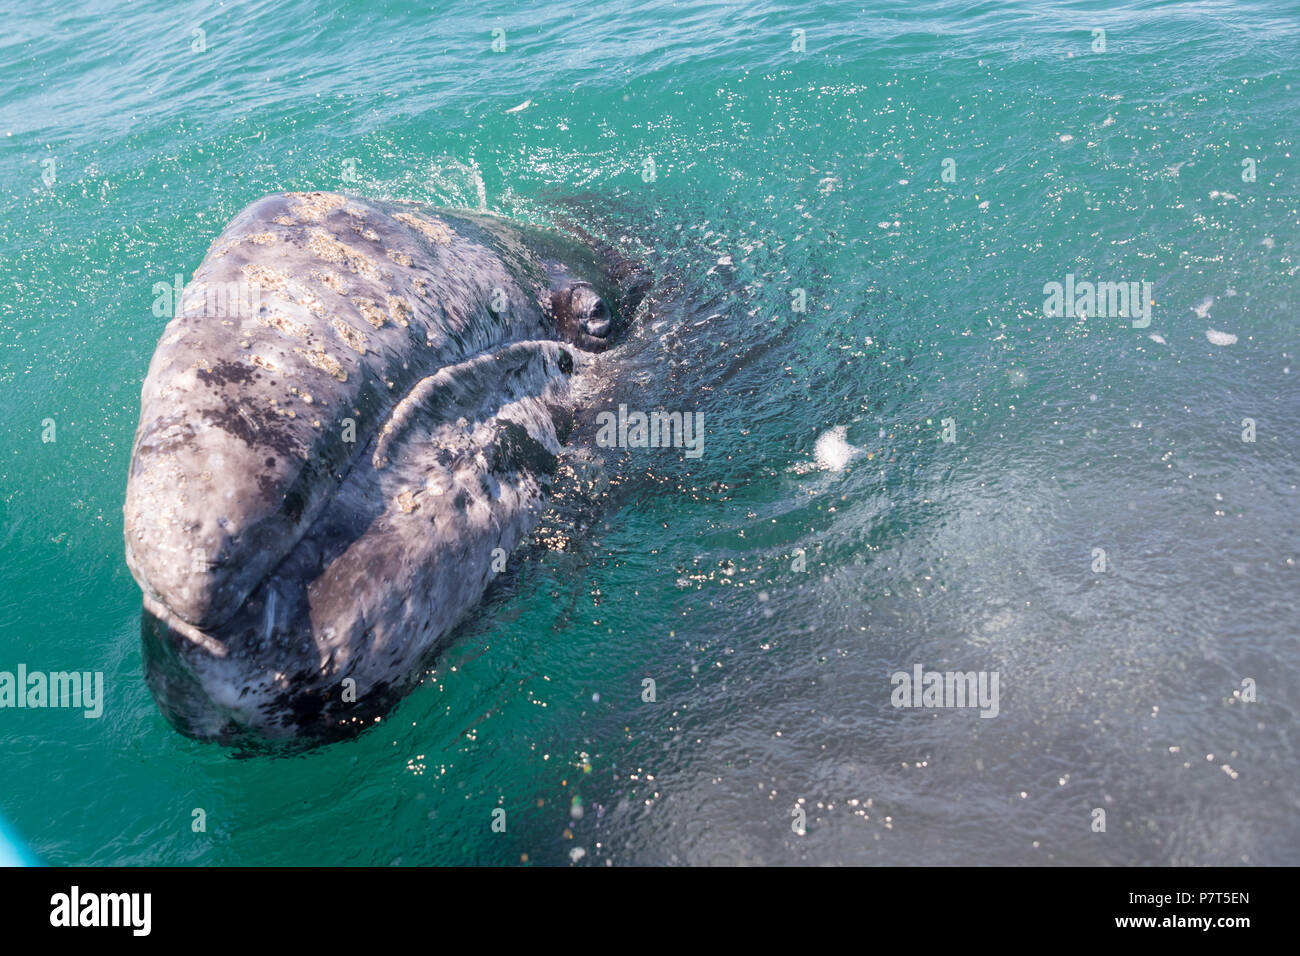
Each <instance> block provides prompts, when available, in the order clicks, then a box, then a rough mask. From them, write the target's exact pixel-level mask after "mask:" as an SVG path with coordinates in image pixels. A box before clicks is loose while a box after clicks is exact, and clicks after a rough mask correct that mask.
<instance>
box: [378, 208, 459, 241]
mask: <svg viewBox="0 0 1300 956" xmlns="http://www.w3.org/2000/svg"><path fill="white" fill-rule="evenodd" d="M393 218H394V219H396V220H397V221H398V222H400V223H403V224H404V225H407V226H410V227H411V228H412V229H414V230H415V231H416V232H418V233H419V234H420V235H422V236H424V238H426V239H428V240H429V241H430V242H434V243H437V244H438V245H442V246H445V245H447V244H448V243H449V242H451V237H452V236H453V235H455V233H453V232H452V231H451V229H450V228H449V227H448V226H447V224H446V223H445V222H443V221H442V220H441V219H425V218H424V217H423V216H416V215H412V214H411V213H409V212H399V213H394V214H393Z"/></svg>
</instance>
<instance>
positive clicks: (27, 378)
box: [0, 2, 1300, 865]
mask: <svg viewBox="0 0 1300 956" xmlns="http://www.w3.org/2000/svg"><path fill="white" fill-rule="evenodd" d="M0 22H3V23H4V27H3V33H0V89H3V90H4V91H5V93H4V95H3V98H0V286H2V287H3V288H4V290H5V294H4V295H3V296H0V340H2V341H3V345H2V346H0V348H3V362H0V407H3V409H4V411H5V414H4V415H3V416H0V436H2V437H0V601H2V602H3V608H2V612H0V670H8V671H13V670H14V669H15V668H16V667H17V665H18V664H19V663H23V664H25V665H26V666H27V667H28V668H29V669H32V670H44V671H56V670H65V669H69V670H70V669H76V670H83V671H102V672H103V674H104V680H105V688H106V701H105V704H104V713H103V716H102V717H100V718H99V719H86V718H84V717H83V716H82V715H81V713H80V712H78V711H70V710H59V709H44V710H30V709H24V710H17V709H0V762H2V764H3V767H4V770H5V772H4V783H3V788H2V789H0V811H2V812H3V815H5V816H7V817H8V818H9V820H10V822H11V823H12V825H13V827H14V829H15V830H16V831H17V832H19V833H21V834H22V835H23V836H24V837H25V838H26V840H27V841H28V842H29V843H30V844H31V847H32V849H33V851H34V852H35V853H36V854H37V855H38V856H39V857H40V858H41V859H43V860H45V861H47V862H50V863H56V864H71V863H89V864H110V863H123V864H157V863H171V864H235V863H252V864H335V863H338V864H381V865H386V864H408V865H409V864H425V863H499V864H517V863H520V862H524V861H526V862H528V863H532V864H569V863H571V862H577V863H578V864H579V865H604V864H606V863H613V864H629V863H664V862H672V863H795V862H802V863H827V862H845V863H872V864H914V863H922V864H925V863H930V864H933V863H992V864H1004V863H1083V864H1099V863H1105V864H1120V863H1175V864H1202V863H1226V864H1234V863H1251V864H1276V863H1289V864H1295V863H1300V806H1298V803H1297V796H1296V793H1295V787H1294V784H1295V781H1296V779H1297V777H1298V776H1300V744H1298V743H1297V735H1296V729H1297V711H1298V709H1300V693H1298V692H1297V687H1300V650H1298V649H1297V644H1296V620H1297V618H1296V612H1295V607H1296V604H1297V598H1298V597H1300V583H1298V582H1297V568H1296V560H1297V542H1300V534H1298V532H1300V518H1298V517H1297V515H1298V514H1300V509H1298V508H1297V484H1298V483H1300V463H1298V461H1297V452H1296V449H1297V444H1298V441H1300V423H1298V422H1297V412H1298V411H1300V385H1298V381H1300V373H1298V372H1297V369H1296V366H1295V361H1296V360H1295V349H1296V343H1297V334H1296V333H1297V324H1298V323H1297V305H1298V303H1297V298H1298V296H1297V281H1296V273H1297V268H1300V267H1298V266H1297V256H1298V255H1300V219H1298V217H1300V190H1298V189H1297V174H1298V172H1300V170H1298V169H1297V159H1296V151H1297V142H1296V132H1297V130H1296V117H1297V116H1298V115H1300V71H1298V70H1297V62H1300V17H1298V16H1297V9H1296V7H1295V6H1294V5H1283V4H1275V3H1151V4H1123V5H1120V6H1118V7H1117V6H1116V5H1114V4H1109V3H1091V2H1090V3H1071V4H1048V3H1024V2H1022V3H1016V2H1008V3H999V2H983V3H966V2H960V3H959V2H944V3H938V4H932V5H920V4H912V3H866V4H850V3H830V4H823V5H819V6H818V7H817V8H816V9H815V10H814V9H811V8H806V7H804V6H803V5H799V4H794V3H785V4H774V3H758V4H751V3H737V4H726V3H704V2H699V3H694V2H687V3H679V4H669V3H653V2H652V3H640V4H596V3H587V4H581V3H574V2H569V3H549V4H545V5H539V6H536V7H528V8H526V9H518V8H517V7H516V5H514V4H506V3H435V4H418V5H417V4H388V5H383V8H382V10H381V9H380V5H377V4H367V3H358V2H353V3H342V2H336V3H318V4H305V3H269V2H266V3H247V4H241V3H227V4H225V5H212V4H205V3H179V4H161V3H156V4H136V5H132V6H130V7H124V6H122V5H120V4H116V3H92V4H82V5H62V4H48V3H40V4H16V3H8V4H5V9H4V14H3V19H2V20H0ZM498 28H499V29H502V30H504V31H505V49H504V50H503V51H501V52H494V51H493V50H492V42H493V30H494V29H498ZM195 29H202V30H203V31H204V33H203V35H202V39H203V45H204V46H205V49H204V50H203V51H202V52H197V51H195V50H194V49H193V46H194V45H196V43H197V40H196V37H195V35H194V33H193V31H194V30H195ZM1094 29H1103V30H1105V31H1106V33H1105V44H1106V49H1105V51H1104V52H1095V51H1094V50H1093V49H1092V45H1093V43H1094V33H1093V31H1094ZM794 30H803V31H805V33H804V35H803V36H804V43H805V46H806V49H805V50H803V51H796V50H794V49H792V45H794V44H795V43H796V40H797V36H795V35H793V34H792V31H794ZM520 107H522V108H520ZM946 159H952V160H953V163H952V164H948V165H945V162H944V161H945V160H946ZM1245 159H1253V160H1255V172H1256V176H1255V179H1254V181H1253V182H1247V181H1245V180H1243V171H1244V167H1243V162H1242V161H1243V160H1245ZM648 160H650V161H652V162H653V170H654V174H653V176H652V177H651V176H650V175H649V172H648V171H649V169H650V168H651V167H650V166H649V165H648V163H647V161H648ZM945 169H951V170H952V171H953V173H954V174H955V179H952V181H948V180H947V179H945V178H944V175H943V174H944V171H945ZM950 178H951V177H950ZM313 188H320V189H338V190H344V191H350V192H355V193H360V194H364V195H368V196H374V197H380V198H410V199H417V200H422V201H426V202H431V203H435V204H438V205H449V206H460V207H469V208H484V209H487V210H490V211H493V212H497V213H500V214H503V215H507V216H511V217H515V218H518V219H521V220H527V221H535V222H549V221H553V220H555V219H556V218H560V217H569V218H574V219H579V220H581V221H583V222H584V223H586V224H587V225H588V227H589V228H590V229H591V230H592V231H593V232H596V233H598V234H600V235H603V236H605V237H606V238H608V239H610V240H613V241H617V242H619V244H620V245H621V246H622V247H623V248H625V249H628V250H632V251H635V252H636V253H637V254H639V255H640V256H641V257H642V258H643V259H644V260H645V261H646V262H647V263H649V264H650V265H651V267H652V268H653V270H654V272H655V276H656V287H655V291H654V294H653V296H652V300H651V308H650V310H649V314H648V315H647V317H646V319H645V321H644V322H643V323H642V325H641V326H640V327H639V328H638V329H637V330H636V331H635V332H634V334H633V335H632V336H631V337H630V338H629V340H628V341H627V342H625V343H624V344H623V345H622V346H621V348H620V354H619V356H618V362H619V367H620V368H621V370H622V371H621V373H620V375H619V376H618V378H617V379H616V380H615V382H614V383H613V386H612V391H611V393H610V395H609V399H610V404H611V406H612V405H616V404H618V403H619V402H623V403H626V404H627V405H628V406H629V407H631V408H640V409H654V408H665V409H670V410H691V411H700V412H702V413H703V415H704V418H705V422H706V426H707V440H706V444H705V453H704V455H703V457H701V458H700V459H698V460H688V459H686V458H684V457H683V456H682V455H681V454H680V453H676V454H672V453H669V452H667V451H664V452H654V453H651V452H649V451H639V450H631V449H629V450H626V451H621V452H619V451H609V450H602V451H601V456H602V458H603V459H604V467H605V470H606V472H607V474H608V476H609V478H610V480H611V487H610V490H609V492H608V495H607V499H606V501H605V502H604V506H603V508H602V509H601V511H600V513H599V515H598V518H597V520H596V521H595V522H594V524H592V525H591V526H589V527H586V526H584V527H577V526H576V520H575V519H572V518H570V517H567V516H566V515H565V514H563V513H562V512H561V513H557V514H556V515H555V516H553V518H552V519H550V524H551V525H552V526H553V527H558V528H559V533H557V534H556V535H554V536H553V537H552V538H551V539H550V540H552V542H554V541H556V540H558V539H563V540H564V541H565V543H564V544H563V545H562V546H561V545H558V544H556V545H553V546H554V548H555V550H553V551H551V552H549V553H545V554H544V555H543V559H541V560H539V561H536V562H534V563H533V564H532V565H530V571H529V573H528V574H526V575H524V576H522V578H520V579H517V580H515V581H514V582H513V583H512V584H511V585H510V586H509V587H506V588H501V589H498V590H497V591H496V592H494V593H493V595H491V597H490V599H489V600H488V601H487V602H486V603H485V604H484V605H483V607H482V609H481V612H480V613H479V614H477V615H476V616H475V617H474V619H473V620H471V621H469V622H467V624H466V625H465V626H464V627H463V628H461V629H460V631H459V632H458V633H457V634H456V635H455V637H454V640H453V641H452V642H451V644H450V645H449V646H448V648H447V650H446V651H445V652H444V654H443V655H442V656H441V658H439V660H438V661H436V662H435V666H434V667H433V669H432V670H431V672H430V674H429V677H428V679H427V680H426V682H425V683H424V685H423V686H421V687H420V688H418V689H417V690H416V691H415V692H414V693H413V694H412V695H411V696H410V697H408V698H407V699H406V700H405V701H404V702H403V703H402V704H401V705H400V706H399V707H398V708H397V709H396V710H395V711H394V712H393V713H392V714H390V715H389V717H388V718H387V719H385V720H384V722H383V723H382V724H381V725H379V726H378V727H376V728H374V729H373V730H371V731H369V732H368V733H366V734H364V735H363V736H361V737H359V738H358V739H356V740H354V741H351V742H346V743H341V744H335V745H331V746H329V747H326V748H322V749H319V750H315V751H312V752H309V753H306V754H300V755H297V756H293V757H271V756H265V755H263V756H249V757H239V756H237V755H233V754H232V753H231V752H229V751H226V750H223V749H221V748H219V747H216V746H213V745H205V744H198V743H195V742H193V741H190V740H187V739H186V738H183V737H181V736H180V735H178V734H177V733H175V732H174V731H173V730H171V728H170V727H169V726H168V725H167V724H166V722H165V721H164V720H163V719H162V717H161V716H160V715H159V713H158V712H157V709H156V708H155V706H154V704H153V701H152V699H151V698H150V696H149V693H148V691H147V689H146V687H145V684H144V681H143V675H142V663H141V653H140V621H139V610H140V607H139V605H140V600H139V591H138V589H137V588H136V586H135V584H134V582H133V581H132V579H131V577H130V575H129V573H128V571H127V569H126V566H125V563H124V560H123V547H122V513H121V507H122V498H123V490H124V487H125V481H126V472H127V463H128V456H129V452H130V445H131V438H132V433H133V431H134V428H135V424H136V420H137V414H138V410H139V389H140V384H141V381H142V379H143V376H144V373H145V369H146V367H147V364H148V361H149V357H150V355H151V354H152V352H153V349H154V346H155V344H156V342H157V340H158V337H159V334H160V332H161V329H162V325H163V324H164V321H165V320H163V319H159V318H156V317H155V316H154V315H153V314H152V312H151V306H152V304H153V301H154V298H155V296H154V292H153V285H154V283H156V282H170V281H171V280H172V278H173V276H174V275H175V274H176V273H184V274H185V275H188V274H189V272H190V271H192V270H193V268H194V267H195V266H197V264H198V263H199V261H200V260H201V259H202V257H203V255H204V253H205V252H206V250H207V247H208V245H209V243H210V242H211V240H212V239H213V238H214V237H215V236H216V235H217V233H218V232H220V230H221V228H222V227H223V225H224V224H225V223H226V222H227V221H228V220H229V219H230V218H231V217H232V216H233V215H234V214H235V213H237V212H238V211H239V210H240V209H241V208H243V207H244V206H245V205H247V204H248V203H249V202H251V201H252V200H254V199H256V198H257V197H259V196H261V195H263V194H265V193H268V192H273V191H280V190H285V189H313ZM1067 274H1073V275H1075V276H1076V277H1079V278H1091V279H1095V280H1102V281H1117V282H1120V281H1122V282H1130V281H1132V282H1141V281H1148V282H1150V283H1151V284H1152V289H1153V298H1154V300H1155V303H1154V305H1153V306H1152V311H1151V323H1150V326H1149V327H1146V328H1133V327H1132V323H1131V322H1130V321H1129V320H1128V319H1127V318H1116V317H1113V316H1112V317H1100V316H1096V315H1094V316H1090V317H1088V318H1084V319H1081V318H1078V317H1075V316H1067V317H1048V316H1045V315H1044V313H1043V302H1044V285H1045V284H1046V283H1049V282H1053V281H1060V282H1063V281H1064V280H1065V276H1066V275H1067ZM796 288H800V289H803V290H805V296H806V303H807V307H806V311H804V312H797V311H795V310H794V308H793V307H792V302H793V293H792V290H793V289H796ZM1210 330H1213V333H1216V334H1215V338H1217V339H1218V341H1224V340H1223V339H1221V338H1218V335H1217V333H1224V334H1228V335H1235V336H1236V340H1235V342H1233V343H1232V344H1228V345H1222V344H1216V343H1215V342H1213V341H1211V338H1210V337H1209V336H1207V332H1208V331H1210ZM1153 335H1154V336H1157V337H1158V339H1156V338H1152V336H1153ZM1245 418H1250V419H1252V420H1253V421H1254V422H1255V429H1256V435H1255V438H1256V440H1255V441H1254V442H1246V441H1243V440H1242V432H1243V428H1244V426H1243V424H1242V420H1243V419H1245ZM945 419H951V420H952V435H953V437H954V439H955V440H954V441H952V442H944V441H943V440H942V437H943V436H942V432H943V422H944V420H945ZM46 420H53V423H54V432H53V435H52V436H50V435H49V429H48V425H47V423H46ZM839 427H842V428H843V429H844V431H843V432H842V435H843V439H842V441H843V443H846V444H847V445H849V446H852V448H854V449H859V450H860V452H861V453H860V454H858V455H856V456H855V457H852V458H851V460H849V461H848V463H847V466H846V467H844V468H841V469H837V468H835V467H834V465H836V464H837V462H835V461H832V460H830V459H832V458H834V455H829V456H828V455H826V454H823V455H822V456H821V458H820V460H819V458H818V455H817V454H816V447H817V446H816V443H817V441H818V439H819V437H820V436H824V435H826V434H827V433H828V432H829V431H831V430H832V429H835V428H839ZM834 434H836V433H834V432H832V436H833V435H834ZM43 437H53V438H54V440H53V441H43V440H42V439H43ZM835 445H836V442H835V441H834V439H833V437H832V438H831V439H825V440H824V441H823V445H822V447H823V451H825V450H826V448H827V447H830V448H831V450H832V451H834V446H835ZM841 450H843V449H842V447H841ZM828 466H829V467H828ZM566 522H573V523H574V524H575V526H571V527H566V526H565V524H566ZM1095 549H1101V550H1104V551H1105V552H1106V561H1107V562H1108V570H1106V571H1105V572H1104V573H1098V572H1096V571H1094V570H1093V568H1094V566H1095V564H1096V554H1095ZM376 586H380V582H376ZM915 664H922V665H924V666H925V667H926V668H934V669H938V670H983V671H997V672H998V673H999V674H1000V677H1001V699H1000V711H999V714H998V716H997V718H996V719H988V720H985V719H980V718H979V717H978V716H977V715H976V713H975V712H973V711H970V710H965V711H955V710H912V709H899V708H895V707H893V706H892V705H891V700H890V697H891V690H892V687H891V682H890V675H891V674H892V673H893V672H895V671H900V670H902V671H909V672H910V671H911V669H912V667H913V666H914V665H915ZM646 678H651V679H653V680H654V681H655V682H656V689H657V700H656V701H655V702H653V703H647V702H644V701H643V700H642V688H643V684H642V681H643V680H644V679H646ZM1246 679H1251V680H1254V681H1255V682H1256V692H1257V698H1258V699H1257V700H1254V701H1251V700H1247V699H1245V698H1246V697H1249V696H1252V695H1251V694H1250V693H1248V692H1244V691H1243V689H1242V688H1243V683H1242V682H1243V680H1246ZM796 807H799V808H801V809H802V810H803V812H804V816H805V818H806V827H805V832H803V833H802V834H799V833H795V832H794V831H793V830H792V821H795V816H794V815H793V814H792V810H794V809H795V808H796ZM495 808H502V809H504V810H505V811H506V820H507V828H506V831H505V832H504V833H498V832H494V831H493V828H492V820H493V817H492V811H493V810H494V809H495ZM1099 808H1100V809H1104V810H1105V811H1106V815H1107V816H1106V821H1107V828H1106V832H1104V833H1097V832H1093V831H1092V825H1093V820H1094V813H1093V811H1094V810H1095V809H1099ZM196 809H201V810H202V811H203V812H204V816H205V820H206V830H205V831H204V832H195V831H194V829H193V826H192V821H193V820H194V819H195V816H194V811H195V810H196Z"/></svg>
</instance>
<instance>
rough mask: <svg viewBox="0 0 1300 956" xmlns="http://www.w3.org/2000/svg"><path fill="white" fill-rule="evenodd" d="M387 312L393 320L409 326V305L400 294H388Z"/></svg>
mask: <svg viewBox="0 0 1300 956" xmlns="http://www.w3.org/2000/svg"><path fill="white" fill-rule="evenodd" d="M388 314H389V315H390V316H392V318H393V321H394V322H396V323H397V324H398V325H402V326H409V325H410V324H411V306H410V304H409V303H408V302H407V301H406V300H405V299H403V298H402V297H401V296H396V295H390V296H389V297H388Z"/></svg>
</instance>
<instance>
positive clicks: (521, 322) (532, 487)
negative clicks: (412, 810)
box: [123, 192, 649, 748]
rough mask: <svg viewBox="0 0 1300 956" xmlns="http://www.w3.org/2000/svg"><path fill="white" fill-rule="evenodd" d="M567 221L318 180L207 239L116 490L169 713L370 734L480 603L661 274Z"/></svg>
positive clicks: (164, 343) (206, 720)
mask: <svg viewBox="0 0 1300 956" xmlns="http://www.w3.org/2000/svg"><path fill="white" fill-rule="evenodd" d="M572 231H573V233H574V234H573V235H569V234H566V233H563V232H560V231H556V230H547V229H540V228H535V227H530V226H523V225H519V224H516V223H512V222H509V221H507V220H504V219H500V218H498V217H494V216H489V215H484V214H479V213H469V212H462V211H452V210H444V209H433V208H431V207H428V206H425V205H422V204H419V203H411V202H379V201H373V200H368V199H361V198H358V197H354V196H347V195H342V194H335V193H327V192H311V193H284V194H276V195H271V196H267V197H264V198H262V199H260V200H258V201H257V202H255V203H253V204H252V205H251V206H249V207H248V208H246V209H245V210H244V211H243V212H242V213H240V214H239V215H238V216H236V217H235V219H233V220H232V221H231V223H230V224H229V226H227V228H226V229H225V230H224V231H223V232H222V233H221V235H220V236H219V237H218V238H217V239H216V240H215V241H214V243H213V244H212V246H211V248H210V249H209V251H208V254H207V256H206V257H205V258H204V260H203V262H202V263H201V264H200V265H199V267H198V268H197V269H196V270H195V273H194V276H193V279H192V280H191V282H190V283H189V284H188V285H187V286H186V287H185V289H184V292H183V294H182V295H181V298H180V302H179V303H178V305H177V307H176V309H175V313H174V316H175V317H174V318H173V319H172V320H171V321H170V322H169V323H168V325H167V327H166V329H165V330H164V332H163V334H162V336H161V339H160V341H159V344H158V346H157V349H156V351H155V353H154V356H153V359H152V361H151V363H150V366H149V371H148V374H147V376H146V378H145V381H144V386H143V389H142V392H141V413H140V423H139V427H138V428H137V430H136V434H135V441H134V446H133V449H132V455H131V465H130V473H129V477H128V481H127V489H126V499H125V504H124V507H123V513H124V519H125V537H126V559H127V564H128V566H129V567H130V570H131V573H132V574H133V576H134V577H135V580H136V582H137V583H138V584H139V585H140V588H141V590H142V592H143V610H142V614H141V634H142V642H143V649H144V660H145V672H146V682H147V684H148V686H149V688H150V691H151V692H152V694H153V696H154V699H155V700H156V702H157V704H158V706H159V709H160V710H161V711H162V713H163V714H164V716H165V717H166V718H167V719H168V721H169V722H170V723H171V724H172V725H173V726H175V727H176V728H177V729H178V730H179V731H181V732H182V733H184V734H186V735H188V736H190V737H194V738H197V739H201V740H212V741H217V742H219V743H222V744H227V745H236V746H239V747H241V748H261V747H264V746H280V745H284V744H286V743H302V744H307V745H314V744H316V743H322V742H328V741H330V740H336V739H340V738H346V737H350V736H353V735H355V734H356V733H358V732H360V731H361V730H363V729H364V728H366V727H368V726H372V725H373V724H374V723H375V722H376V720H377V719H378V718H380V717H382V716H383V715H384V714H386V713H387V712H388V711H389V710H391V709H392V707H393V706H394V705H395V704H396V702H397V701H398V700H399V699H400V698H401V697H403V696H404V695H405V694H406V693H408V692H409V691H410V690H411V689H412V687H413V686H414V685H415V684H416V683H417V682H418V679H419V677H420V675H421V673H422V668H423V666H424V665H426V664H427V662H429V661H430V660H431V659H432V657H433V656H434V655H436V653H437V652H438V651H439V650H440V649H441V647H442V646H443V645H444V644H445V641H446V638H447V636H448V635H449V634H450V633H452V632H453V630H454V629H455V628H456V627H457V625H458V624H460V623H461V622H463V621H464V620H465V619H466V618H467V616H468V615H469V614H470V612H472V611H473V609H474V608H475V607H477V606H478V604H479V602H480V601H481V599H482V598H483V596H484V593H485V592H486V591H487V589H488V587H489V585H490V584H492V583H493V581H494V579H495V578H497V576H498V572H499V571H500V570H501V568H502V565H503V563H504V560H505V558H506V556H508V555H510V554H511V553H512V552H514V551H515V550H516V548H517V546H518V545H520V543H521V542H522V541H524V540H525V539H526V538H527V536H528V535H529V533H530V531H531V530H532V529H533V528H534V527H535V526H536V525H537V523H538V521H539V519H540V518H541V516H542V514H543V513H544V512H545V510H546V508H547V506H548V501H549V498H550V494H551V491H552V489H553V487H554V485H555V482H556V475H557V468H558V463H559V461H560V456H561V454H562V451H563V448H564V445H565V443H566V441H567V439H568V438H569V436H570V433H571V431H572V429H573V423H574V419H575V411H576V410H577V409H578V407H579V405H580V404H581V403H582V402H583V401H584V399H588V398H590V397H591V395H592V394H593V393H594V391H595V389H596V388H597V382H598V380H599V376H598V374H597V373H598V372H599V370H600V369H601V368H602V367H604V363H607V361H608V359H607V357H606V356H604V355H603V354H602V353H604V352H605V351H606V350H607V349H608V348H609V347H610V346H611V345H612V344H614V343H615V342H616V341H617V340H618V339H619V337H620V336H621V335H623V334H625V333H626V331H627V329H628V327H629V324H630V322H631V320H632V317H633V316H634V314H635V313H636V311H637V308H638V306H639V305H640V303H641V302H642V300H643V299H644V297H645V295H646V293H647V291H648V289H649V277H648V274H647V273H646V272H645V270H644V269H643V268H642V267H641V266H640V265H639V264H637V263H635V262H632V261H630V260H628V259H625V258H623V257H621V256H619V255H618V254H617V253H615V252H614V251H613V249H612V248H610V247H609V246H607V245H605V244H603V243H601V242H599V241H597V240H595V239H593V238H592V237H590V236H588V235H586V234H585V233H583V232H582V230H581V229H580V228H577V227H572Z"/></svg>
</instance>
